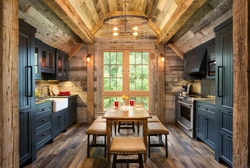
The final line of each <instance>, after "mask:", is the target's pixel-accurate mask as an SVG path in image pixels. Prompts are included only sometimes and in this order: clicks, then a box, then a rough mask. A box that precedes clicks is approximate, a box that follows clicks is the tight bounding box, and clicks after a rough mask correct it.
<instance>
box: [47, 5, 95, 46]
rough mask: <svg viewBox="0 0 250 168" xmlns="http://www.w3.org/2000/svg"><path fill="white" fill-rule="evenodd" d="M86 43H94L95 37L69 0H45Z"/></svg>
mask: <svg viewBox="0 0 250 168" xmlns="http://www.w3.org/2000/svg"><path fill="white" fill-rule="evenodd" d="M43 2H44V3H45V4H46V5H47V6H48V7H49V8H50V9H51V10H52V11H54V12H55V13H56V14H57V15H58V16H59V17H60V18H61V19H62V20H63V21H64V22H65V23H66V24H67V25H68V26H69V27H70V28H71V30H73V31H74V32H75V33H76V34H77V35H78V36H79V37H80V38H81V39H82V40H83V41H84V42H86V43H88V44H90V43H93V42H94V36H93V34H92V33H91V32H90V30H89V29H88V27H87V26H86V24H85V23H84V21H83V20H82V18H81V16H80V15H79V14H78V12H77V11H76V9H75V8H74V7H73V6H72V4H71V3H70V2H69V1H67V0H43Z"/></svg>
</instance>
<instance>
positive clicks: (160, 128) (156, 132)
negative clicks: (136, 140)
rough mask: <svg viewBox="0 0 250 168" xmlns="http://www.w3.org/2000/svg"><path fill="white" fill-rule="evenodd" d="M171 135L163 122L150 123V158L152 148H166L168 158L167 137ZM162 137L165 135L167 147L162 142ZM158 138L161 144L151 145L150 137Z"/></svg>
mask: <svg viewBox="0 0 250 168" xmlns="http://www.w3.org/2000/svg"><path fill="white" fill-rule="evenodd" d="M168 134H169V132H168V130H167V129H166V127H165V126H164V125H162V123H161V122H149V123H148V157H149V158H150V148H151V147H165V151H166V157H168V142H167V135H168ZM162 135H165V145H164V143H163V141H162ZM151 136H158V137H159V143H157V144H151V142H150V137H151Z"/></svg>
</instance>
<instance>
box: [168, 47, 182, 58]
mask: <svg viewBox="0 0 250 168" xmlns="http://www.w3.org/2000/svg"><path fill="white" fill-rule="evenodd" d="M168 46H169V47H170V48H171V49H172V50H174V52H175V53H176V54H177V55H178V56H179V57H180V58H181V59H182V60H183V52H182V51H181V50H180V49H179V48H178V47H177V46H176V45H175V44H173V43H168Z"/></svg>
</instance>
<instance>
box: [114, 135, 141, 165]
mask: <svg viewBox="0 0 250 168" xmlns="http://www.w3.org/2000/svg"><path fill="white" fill-rule="evenodd" d="M110 153H111V154H113V155H114V156H113V165H112V167H113V168H115V167H116V163H127V167H128V164H129V163H139V166H140V168H143V160H142V154H145V153H146V147H145V144H144V141H143V139H142V138H140V137H114V138H113V139H112V144H111V147H110ZM117 155H138V159H117Z"/></svg>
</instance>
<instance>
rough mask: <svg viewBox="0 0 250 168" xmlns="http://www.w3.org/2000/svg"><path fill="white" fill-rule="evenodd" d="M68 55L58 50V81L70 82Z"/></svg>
mask: <svg viewBox="0 0 250 168" xmlns="http://www.w3.org/2000/svg"><path fill="white" fill-rule="evenodd" d="M68 66H69V65H68V55H67V54H66V53H64V52H62V51H60V50H57V80H68V78H69V77H68Z"/></svg>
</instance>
